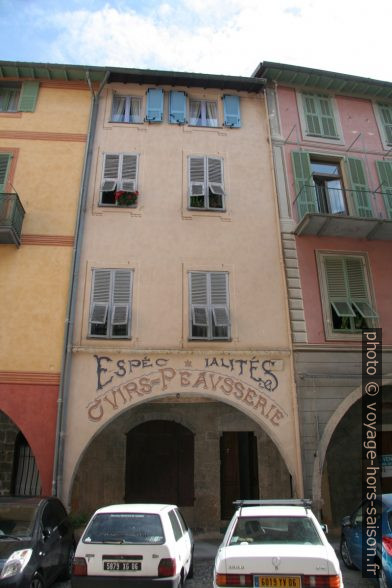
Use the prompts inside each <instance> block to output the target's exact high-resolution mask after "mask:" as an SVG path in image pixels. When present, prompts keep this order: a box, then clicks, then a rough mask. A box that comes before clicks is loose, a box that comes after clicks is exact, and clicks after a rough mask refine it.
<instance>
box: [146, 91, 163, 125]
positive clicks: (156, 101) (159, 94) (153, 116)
mask: <svg viewBox="0 0 392 588" xmlns="http://www.w3.org/2000/svg"><path fill="white" fill-rule="evenodd" d="M162 118H163V90H161V89H160V88H149V90H147V112H146V120H147V121H148V122H162Z"/></svg>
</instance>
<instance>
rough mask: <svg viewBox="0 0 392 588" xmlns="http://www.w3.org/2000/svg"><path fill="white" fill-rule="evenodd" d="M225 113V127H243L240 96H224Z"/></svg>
mask: <svg viewBox="0 0 392 588" xmlns="http://www.w3.org/2000/svg"><path fill="white" fill-rule="evenodd" d="M223 112H224V122H223V124H224V125H225V127H235V128H238V127H240V126H241V113H240V97H239V96H228V95H226V96H223Z"/></svg>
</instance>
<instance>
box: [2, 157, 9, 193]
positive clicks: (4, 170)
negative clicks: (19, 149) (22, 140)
mask: <svg viewBox="0 0 392 588" xmlns="http://www.w3.org/2000/svg"><path fill="white" fill-rule="evenodd" d="M10 163H11V155H10V154H9V153H0V192H4V191H5V188H6V185H7V177H8V171H9V167H10Z"/></svg>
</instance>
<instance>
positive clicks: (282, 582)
mask: <svg viewBox="0 0 392 588" xmlns="http://www.w3.org/2000/svg"><path fill="white" fill-rule="evenodd" d="M254 585H255V588H301V577H300V576H254Z"/></svg>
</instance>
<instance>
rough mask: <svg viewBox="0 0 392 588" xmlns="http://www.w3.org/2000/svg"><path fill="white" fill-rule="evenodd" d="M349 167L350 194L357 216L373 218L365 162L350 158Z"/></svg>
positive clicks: (348, 160) (348, 159)
mask: <svg viewBox="0 0 392 588" xmlns="http://www.w3.org/2000/svg"><path fill="white" fill-rule="evenodd" d="M347 166H348V171H349V176H350V181H351V192H350V194H351V197H352V200H353V204H354V207H355V212H356V215H357V216H360V217H363V218H371V217H373V211H372V206H371V203H370V192H369V186H368V185H367V181H366V175H365V167H364V165H363V161H362V160H361V159H357V158H354V157H348V158H347Z"/></svg>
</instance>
